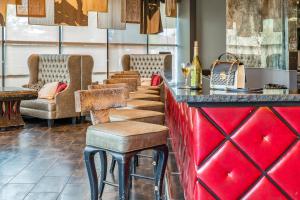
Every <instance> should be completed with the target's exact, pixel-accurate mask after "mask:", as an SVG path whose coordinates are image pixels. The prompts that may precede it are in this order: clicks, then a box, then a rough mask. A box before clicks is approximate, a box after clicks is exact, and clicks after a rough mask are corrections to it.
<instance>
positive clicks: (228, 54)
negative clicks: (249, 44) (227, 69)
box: [218, 52, 239, 60]
mask: <svg viewBox="0 0 300 200" xmlns="http://www.w3.org/2000/svg"><path fill="white" fill-rule="evenodd" d="M223 56H230V57H232V58H234V60H239V58H238V57H237V56H236V55H234V54H232V53H228V52H226V53H222V54H221V55H220V56H219V57H218V60H221V58H222V57H223Z"/></svg>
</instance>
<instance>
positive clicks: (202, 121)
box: [190, 110, 225, 166]
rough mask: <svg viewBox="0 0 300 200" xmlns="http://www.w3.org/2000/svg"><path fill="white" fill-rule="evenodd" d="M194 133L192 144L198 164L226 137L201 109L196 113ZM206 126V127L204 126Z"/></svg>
mask: <svg viewBox="0 0 300 200" xmlns="http://www.w3.org/2000/svg"><path fill="white" fill-rule="evenodd" d="M193 121H194V127H193V133H197V134H193V135H192V136H191V139H190V144H192V145H191V146H192V147H193V149H192V151H193V152H194V155H195V161H196V164H197V166H199V165H200V164H201V162H202V161H203V159H205V158H206V157H207V156H208V155H209V154H210V153H211V152H212V151H213V150H214V149H215V148H216V147H217V146H218V145H219V144H220V143H221V142H222V141H223V140H224V139H225V138H224V136H223V135H222V134H221V133H220V132H219V130H218V129H217V128H215V127H214V126H213V125H212V124H211V123H210V122H209V121H208V120H207V119H206V118H205V117H204V116H203V115H202V114H201V112H200V111H199V110H197V111H196V112H195V115H194V119H193ZM203 127H205V128H203Z"/></svg>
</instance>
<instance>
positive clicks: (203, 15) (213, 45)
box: [196, 0, 226, 69]
mask: <svg viewBox="0 0 300 200" xmlns="http://www.w3.org/2000/svg"><path fill="white" fill-rule="evenodd" d="M196 2H197V4H196V30H197V31H196V32H197V34H196V39H197V40H198V41H199V43H200V52H199V54H200V60H201V62H202V65H203V68H204V69H209V68H210V66H211V64H212V62H213V61H214V60H216V59H217V57H218V56H219V55H220V54H222V53H224V52H226V0H196Z"/></svg>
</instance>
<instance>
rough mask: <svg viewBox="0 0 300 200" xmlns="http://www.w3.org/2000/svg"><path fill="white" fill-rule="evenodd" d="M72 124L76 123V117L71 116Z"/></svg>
mask: <svg viewBox="0 0 300 200" xmlns="http://www.w3.org/2000/svg"><path fill="white" fill-rule="evenodd" d="M72 124H73V125H76V124H77V117H72Z"/></svg>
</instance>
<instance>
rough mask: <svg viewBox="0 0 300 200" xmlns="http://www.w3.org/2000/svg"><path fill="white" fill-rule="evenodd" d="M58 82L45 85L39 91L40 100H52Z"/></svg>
mask: <svg viewBox="0 0 300 200" xmlns="http://www.w3.org/2000/svg"><path fill="white" fill-rule="evenodd" d="M58 84H59V82H53V83H47V84H45V85H44V86H43V87H42V89H41V90H40V91H39V98H40V99H54V97H55V95H56V90H57V87H58Z"/></svg>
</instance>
